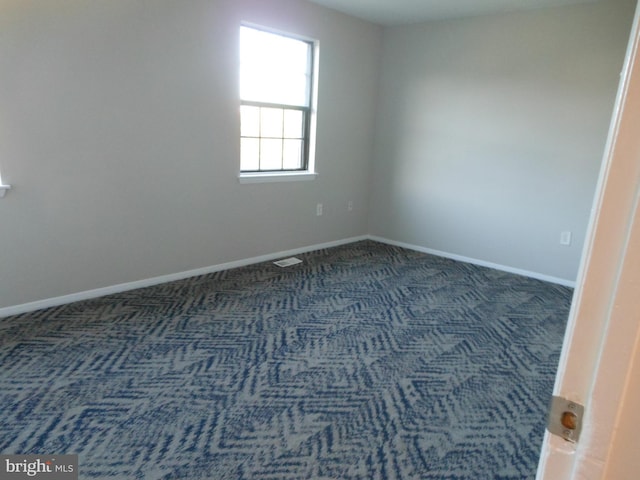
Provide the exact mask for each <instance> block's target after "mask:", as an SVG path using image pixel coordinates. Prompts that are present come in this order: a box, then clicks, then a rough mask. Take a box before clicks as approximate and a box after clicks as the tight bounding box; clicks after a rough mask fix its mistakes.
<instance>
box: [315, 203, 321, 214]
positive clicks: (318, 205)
mask: <svg viewBox="0 0 640 480" xmlns="http://www.w3.org/2000/svg"><path fill="white" fill-rule="evenodd" d="M316 215H317V216H318V217H319V216H321V215H322V204H321V203H319V204H317V205H316Z"/></svg>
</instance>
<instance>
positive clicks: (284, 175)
mask: <svg viewBox="0 0 640 480" xmlns="http://www.w3.org/2000/svg"><path fill="white" fill-rule="evenodd" d="M240 27H247V28H252V29H254V30H260V31H263V32H266V33H270V34H274V35H279V36H282V37H287V38H291V39H293V40H298V41H302V42H305V43H307V44H308V45H309V54H308V57H307V61H308V71H309V80H308V83H307V89H308V91H307V94H306V98H307V102H308V105H307V106H300V105H287V104H278V103H269V102H258V101H253V100H243V99H242V98H240V106H242V105H250V106H257V107H265V108H281V109H283V110H287V109H295V110H300V111H302V112H303V115H304V119H303V130H304V131H303V138H302V141H303V164H304V168H300V169H279V170H241V165H240V163H238V169H239V173H238V180H239V182H240V183H262V182H288V181H296V180H314V179H315V178H316V177H317V176H318V173H317V172H316V168H315V167H316V165H315V143H316V115H317V99H318V66H319V62H318V58H319V42H318V40H315V39H312V38H309V37H305V36H301V35H297V34H292V33H288V32H284V31H281V30H278V29H275V28H270V27H265V26H262V25H258V24H254V23H249V22H242V23H241V24H240ZM239 138H240V139H241V138H246V137H242V134H240V137H239Z"/></svg>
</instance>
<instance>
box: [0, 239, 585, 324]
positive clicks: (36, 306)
mask: <svg viewBox="0 0 640 480" xmlns="http://www.w3.org/2000/svg"><path fill="white" fill-rule="evenodd" d="M361 240H373V241H376V242H381V243H386V244H388V245H393V246H396V247H402V248H408V249H410V250H415V251H418V252H422V253H428V254H431V255H437V256H439V257H445V258H450V259H452V260H457V261H460V262H465V263H472V264H474V265H479V266H482V267H489V268H494V269H496V270H501V271H504V272H509V273H515V274H518V275H524V276H526V277H531V278H535V279H538V280H543V281H546V282H550V283H556V284H559V285H564V286H567V287H575V282H574V281H570V280H565V279H562V278H557V277H552V276H549V275H543V274H540V273H536V272H529V271H526V270H521V269H518V268H512V267H508V266H505V265H499V264H495V263H491V262H485V261H483V260H477V259H475V258H469V257H464V256H461V255H455V254H451V253H447V252H442V251H439V250H433V249H430V248H425V247H420V246H418V245H411V244H408V243H403V242H397V241H395V240H390V239H388V238H383V237H377V236H375V235H363V236H359V237H351V238H345V239H343V240H337V241H334V242H327V243H321V244H317V245H310V246H307V247H302V248H296V249H293V250H286V251H282V252H276V253H270V254H267V255H261V256H257V257H252V258H246V259H243V260H237V261H234V262H228V263H222V264H219V265H211V266H209V267H203V268H197V269H194V270H188V271H185V272H178V273H172V274H169V275H162V276H159V277H153V278H147V279H143V280H137V281H134V282H127V283H120V284H118V285H112V286H110V287H104V288H97V289H94V290H86V291H83V292H78V293H73V294H70V295H63V296H60V297H54V298H48V299H44V300H38V301H35V302H29V303H23V304H21V305H15V306H11V307H4V308H0V318H3V317H8V316H11V315H19V314H21V313H28V312H33V311H36V310H41V309H43V308H50V307H57V306H60V305H65V304H67V303H73V302H79V301H82V300H91V299H93V298H98V297H103V296H105V295H112V294H114V293H121V292H126V291H128V290H135V289H137V288H145V287H152V286H154V285H159V284H162V283H167V282H173V281H176V280H183V279H185V278H190V277H196V276H198V275H206V274H208V273H214V272H220V271H222V270H229V269H231V268H238V267H245V266H247V265H253V264H255V263H262V262H269V261H272V260H278V259H280V258H284V257H288V256H292V255H299V254H302V253H307V252H312V251H314V250H321V249H324V248H331V247H338V246H340V245H346V244H349V243H353V242H358V241H361Z"/></svg>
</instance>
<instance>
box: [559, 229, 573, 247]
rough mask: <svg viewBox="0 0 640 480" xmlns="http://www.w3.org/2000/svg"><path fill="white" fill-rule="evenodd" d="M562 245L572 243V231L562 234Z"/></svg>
mask: <svg viewBox="0 0 640 480" xmlns="http://www.w3.org/2000/svg"><path fill="white" fill-rule="evenodd" d="M560 245H565V246H569V245H571V232H569V231H567V232H562V233H561V234H560Z"/></svg>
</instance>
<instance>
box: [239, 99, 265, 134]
mask: <svg viewBox="0 0 640 480" xmlns="http://www.w3.org/2000/svg"><path fill="white" fill-rule="evenodd" d="M240 135H241V136H243V137H259V136H260V107H252V106H249V105H242V106H241V107H240Z"/></svg>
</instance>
